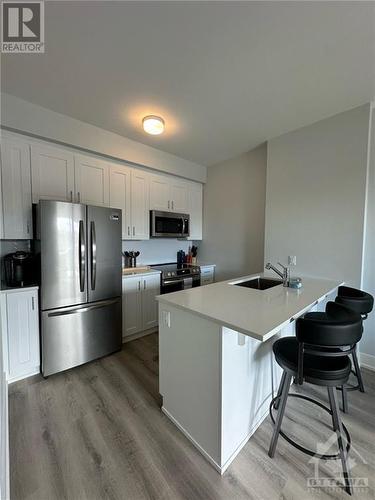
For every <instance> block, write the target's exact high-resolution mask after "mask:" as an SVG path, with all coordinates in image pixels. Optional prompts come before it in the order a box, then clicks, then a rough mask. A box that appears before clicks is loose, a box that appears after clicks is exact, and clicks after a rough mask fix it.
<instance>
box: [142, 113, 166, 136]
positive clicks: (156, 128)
mask: <svg viewBox="0 0 375 500" xmlns="http://www.w3.org/2000/svg"><path fill="white" fill-rule="evenodd" d="M142 125H143V130H144V131H145V132H147V133H148V134H151V135H159V134H162V133H163V132H164V129H165V122H164V120H163V118H161V117H160V116H154V115H149V116H145V117H144V118H143V120H142Z"/></svg>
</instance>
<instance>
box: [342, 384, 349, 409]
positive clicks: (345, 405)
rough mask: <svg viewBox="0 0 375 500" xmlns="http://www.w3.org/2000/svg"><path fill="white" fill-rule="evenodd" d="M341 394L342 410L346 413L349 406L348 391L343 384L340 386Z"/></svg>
mask: <svg viewBox="0 0 375 500" xmlns="http://www.w3.org/2000/svg"><path fill="white" fill-rule="evenodd" d="M341 394H342V411H343V412H344V413H348V411H349V406H348V391H347V389H346V386H345V385H342V386H341Z"/></svg>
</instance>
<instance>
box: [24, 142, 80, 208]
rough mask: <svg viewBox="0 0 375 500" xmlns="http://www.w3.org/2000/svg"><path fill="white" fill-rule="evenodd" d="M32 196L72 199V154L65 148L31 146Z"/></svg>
mask: <svg viewBox="0 0 375 500" xmlns="http://www.w3.org/2000/svg"><path fill="white" fill-rule="evenodd" d="M31 176H32V198H33V202H34V203H38V201H39V200H40V199H45V200H60V201H73V198H74V194H75V190H74V155H73V154H72V153H71V152H69V151H66V150H65V149H60V148H55V147H50V146H44V145H43V146H39V145H37V146H36V145H35V146H34V145H32V146H31Z"/></svg>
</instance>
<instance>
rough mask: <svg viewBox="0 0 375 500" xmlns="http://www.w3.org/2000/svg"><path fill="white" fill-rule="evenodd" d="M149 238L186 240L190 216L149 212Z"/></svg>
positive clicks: (188, 233)
mask: <svg viewBox="0 0 375 500" xmlns="http://www.w3.org/2000/svg"><path fill="white" fill-rule="evenodd" d="M150 236H151V238H188V237H189V236H190V215H189V214H176V213H174V212H160V211H158V210H151V211H150Z"/></svg>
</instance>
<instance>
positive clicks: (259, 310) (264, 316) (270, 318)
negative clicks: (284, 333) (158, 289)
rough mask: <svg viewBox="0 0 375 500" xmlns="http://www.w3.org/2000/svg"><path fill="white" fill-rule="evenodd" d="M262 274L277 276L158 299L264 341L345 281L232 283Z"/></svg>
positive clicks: (187, 291)
mask: <svg viewBox="0 0 375 500" xmlns="http://www.w3.org/2000/svg"><path fill="white" fill-rule="evenodd" d="M259 276H260V277H264V278H271V279H275V276H272V275H268V274H263V273H257V274H253V275H250V276H245V277H242V278H236V279H232V280H227V281H221V282H218V283H213V284H212V285H208V286H202V287H196V288H191V289H189V290H183V291H180V292H174V293H168V294H165V295H159V296H158V297H157V300H158V301H159V302H160V303H161V304H167V305H168V304H169V305H171V306H173V307H176V308H180V309H183V310H186V311H189V312H191V313H193V314H196V315H198V316H201V317H203V318H206V319H208V320H212V321H214V322H216V323H219V324H220V325H222V326H225V327H227V328H230V329H232V330H235V331H237V332H240V333H243V334H245V335H248V336H250V337H252V338H254V339H257V340H260V341H265V340H267V339H269V338H270V337H272V336H273V335H275V334H276V333H277V332H278V331H279V330H281V328H283V327H284V326H286V325H287V324H289V323H290V322H291V321H292V320H293V319H295V318H297V317H298V316H301V315H302V314H303V313H304V312H306V311H308V310H309V309H311V307H313V306H314V304H316V303H318V302H320V301H321V300H323V299H324V298H325V297H326V296H327V295H329V294H330V293H332V292H333V291H334V290H335V289H336V288H337V287H338V286H340V285H342V284H343V282H341V281H333V280H327V279H321V278H308V277H306V278H302V284H303V286H302V288H300V289H293V288H288V287H283V286H282V284H280V285H277V286H275V287H273V288H269V289H268V290H254V289H251V288H245V287H241V286H235V285H234V284H233V283H238V282H241V281H246V280H251V279H254V278H257V277H259Z"/></svg>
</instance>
